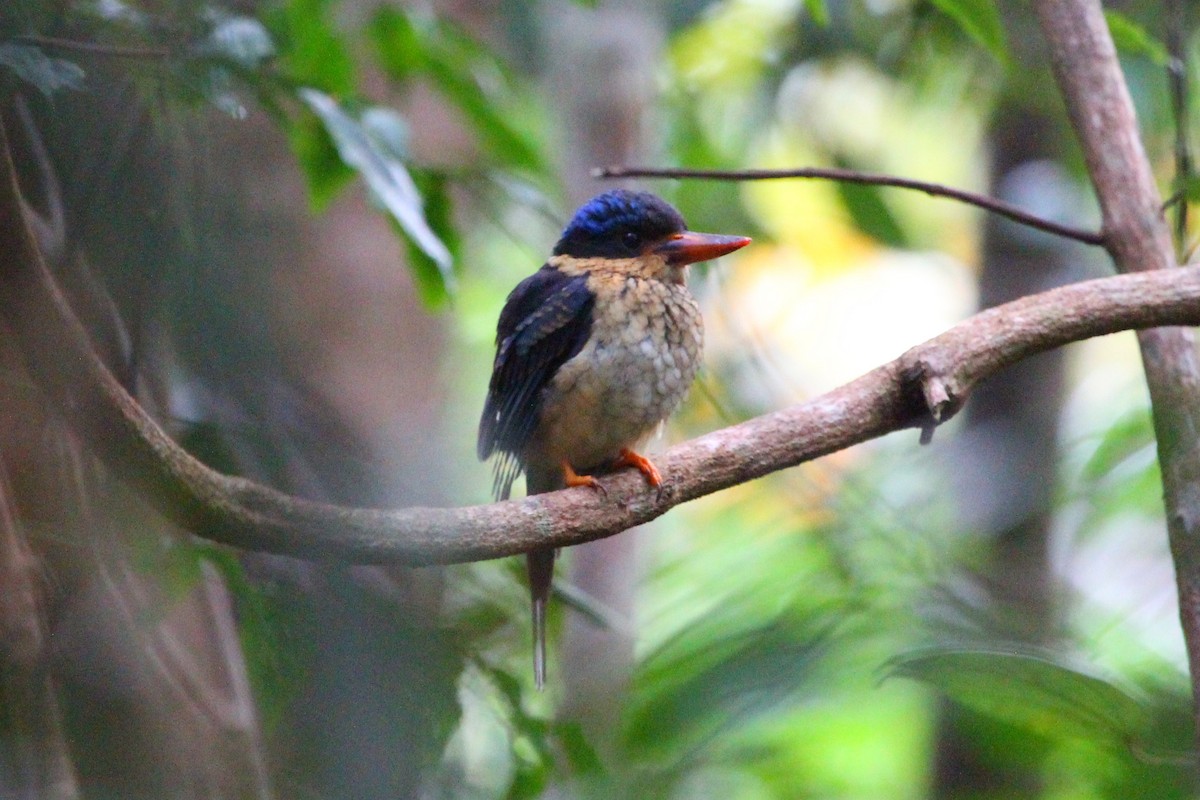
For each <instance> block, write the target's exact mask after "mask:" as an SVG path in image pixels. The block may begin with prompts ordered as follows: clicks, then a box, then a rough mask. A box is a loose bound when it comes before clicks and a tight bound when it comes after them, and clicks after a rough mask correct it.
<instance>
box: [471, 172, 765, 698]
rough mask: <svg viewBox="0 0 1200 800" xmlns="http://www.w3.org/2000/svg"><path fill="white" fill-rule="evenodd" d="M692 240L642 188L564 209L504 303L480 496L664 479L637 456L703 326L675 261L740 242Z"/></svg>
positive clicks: (535, 599) (536, 658)
mask: <svg viewBox="0 0 1200 800" xmlns="http://www.w3.org/2000/svg"><path fill="white" fill-rule="evenodd" d="M749 242H750V240H749V239H748V238H746V237H744V236H721V235H717V234H710V233H695V232H693V231H689V230H688V229H687V224H686V223H685V222H684V220H683V217H682V216H681V215H680V213H679V212H678V211H677V210H675V208H674V207H672V206H671V205H670V204H669V203H667V202H666V201H664V200H662V199H661V198H659V197H657V196H655V195H653V194H649V193H647V192H632V191H627V190H624V189H618V190H615V191H609V192H605V193H604V194H601V195H598V196H596V197H594V198H592V199H591V200H589V201H588V202H587V203H585V204H584V205H583V206H581V207H580V208H579V210H578V211H577V212H576V213H575V216H574V217H573V218H572V219H571V221H570V223H568V225H567V227H566V228H565V229H564V230H563V233H562V237H561V238H560V239H559V240H558V243H557V244H556V245H555V246H554V251H553V254H552V255H551V256H550V258H549V260H547V261H546V263H545V265H543V266H542V268H541V269H539V270H538V271H537V272H535V273H534V274H532V275H530V276H529V277H528V278H526V279H525V280H523V281H521V282H520V283H519V284H517V287H516V288H515V289H513V290H512V292H511V293H510V294H509V295H508V299H507V300H506V301H505V303H504V309H503V310H502V311H501V312H500V321H499V323H498V324H497V326H496V359H495V362H494V364H493V367H492V378H491V382H490V383H489V385H488V393H487V400H486V401H485V402H484V406H483V416H482V418H481V419H480V421H479V439H478V443H477V452H478V455H479V458H480V460H481V461H486V460H487V459H489V458H491V457H492V456H493V455H495V456H497V458H496V461H495V465H494V468H495V472H494V475H495V480H494V484H493V493H494V495H495V496H496V499H498V500H506V499H508V497H509V493H510V492H511V490H512V484H513V481H514V480H516V478H517V476H518V475H520V474H521V473H522V472H524V473H525V486H526V493H527V494H531V495H532V494H540V493H543V492H550V491H554V490H556V489H563V488H566V487H569V486H587V487H591V488H593V489H596V490H599V491H601V492H603V488H602V487H601V486H600V484H599V482H598V481H597V480H596V478H595V474H597V473H603V472H608V471H611V470H614V469H618V468H621V467H633V468H635V469H637V470H638V471H640V472H641V473H642V475H644V476H645V479H646V482H647V483H648V484H649V485H650V486H651V487H653V488H655V489H660V488H661V487H662V485H663V479H662V476H661V475H660V474H659V471H658V469H657V468H656V467H655V466H654V464H653V463H651V461H650V460H649V459H647V458H646V457H645V456H643V455H640V454H639V453H638V452H637V449H638V448H640V447H641V446H642V444H643V443H644V442H645V441H646V440H647V439H649V438H650V436H651V434H653V433H654V432H655V430H656V429H657V428H658V427H659V426H660V425H661V424H662V423H663V422H664V421H665V420H666V419H667V417H669V416H670V415H671V413H672V412H673V411H674V410H675V409H676V408H677V407H678V406H679V404H680V402H682V401H683V398H684V396H685V395H686V394H687V391H688V388H689V387H690V386H691V383H692V380H693V379H694V378H695V377H696V370H697V368H698V367H699V364H700V353H701V348H702V346H703V339H704V326H703V321H702V320H701V317H700V309H699V307H698V306H697V305H696V300H695V298H693V297H692V294H691V292H689V291H688V289H687V285H686V283H685V279H686V277H687V272H688V265H689V264H694V263H696V262H699V261H707V260H709V259H712V258H717V257H719V256H722V255H725V254H726V253H731V252H733V251H734V250H737V249H738V248H740V247H744V246H746V245H747V244H749ZM555 554H556V551H555V549H554V548H541V549H537V550H533V551H531V552H529V553H528V554H527V556H526V567H527V571H528V575H529V588H530V595H531V600H532V615H533V642H534V644H533V674H534V682H535V683H536V685H537V687H538V688H539V689H541V688H542V686H543V685H544V684H545V680H546V603H547V601H548V599H549V596H550V586H551V581H552V577H553V571H554V558H555Z"/></svg>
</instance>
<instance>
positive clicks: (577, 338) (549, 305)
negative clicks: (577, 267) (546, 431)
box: [476, 266, 596, 497]
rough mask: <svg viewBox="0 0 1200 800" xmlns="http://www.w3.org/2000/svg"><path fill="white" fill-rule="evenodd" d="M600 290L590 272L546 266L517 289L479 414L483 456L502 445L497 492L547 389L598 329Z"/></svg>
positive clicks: (499, 333)
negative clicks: (595, 314)
mask: <svg viewBox="0 0 1200 800" xmlns="http://www.w3.org/2000/svg"><path fill="white" fill-rule="evenodd" d="M595 300H596V298H595V295H593V294H592V291H591V290H590V289H588V286H587V276H586V275H567V274H565V273H563V272H560V271H559V270H557V269H554V268H553V267H550V266H545V267H542V268H541V269H540V270H538V271H537V272H535V273H534V274H533V275H530V276H529V277H528V278H526V279H525V280H523V281H521V283H519V284H517V288H515V289H513V290H512V293H511V294H510V295H509V296H508V300H507V302H505V304H504V310H503V311H501V312H500V322H499V324H498V325H497V327H496V361H495V364H494V365H493V367H492V381H491V384H490V385H489V386H488V396H487V401H486V402H485V403H484V405H483V416H482V418H481V419H480V420H479V441H478V443H477V448H476V452H477V453H478V454H479V458H480V459H481V460H483V459H487V458H489V457H490V456H491V455H492V454H493V453H495V452H497V451H499V452H500V453H502V454H503V455H504V458H502V459H501V461H500V462H499V463H498V464H497V465H496V487H495V488H496V494H497V496H501V497H506V496H507V495H508V489H509V487H510V486H511V484H512V481H513V478H515V477H516V475H517V473H518V472H519V471H520V470H521V467H522V465H521V464H520V463H519V461H518V460H517V459H518V458H519V454H520V453H521V451H522V450H523V449H524V448H525V444H526V443H527V442H528V441H529V436H530V435H531V434H532V433H533V429H534V427H535V426H536V425H537V421H538V415H539V413H540V412H541V392H542V389H544V388H545V387H546V384H547V383H549V382H550V379H551V378H553V377H554V373H555V372H557V371H558V368H559V367H561V366H562V365H563V364H564V363H565V362H566V361H567V360H569V359H570V358H571V357H573V356H574V355H575V354H577V353H578V352H579V351H580V350H582V349H583V345H584V343H586V342H587V340H588V336H589V335H591V330H592V306H593V305H594V304H595Z"/></svg>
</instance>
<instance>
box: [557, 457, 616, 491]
mask: <svg viewBox="0 0 1200 800" xmlns="http://www.w3.org/2000/svg"><path fill="white" fill-rule="evenodd" d="M562 471H563V483H565V484H566V485H567V486H568V487H570V486H587V487H588V488H590V489H595V490H596V491H598V492H600V494H602V495H604V496H605V497H608V490H607V489H605V488H604V487H603V486H601V485H600V481H598V480H596V479H595V478H593V477H592V476H591V475H580V474H578V473H577V472H575V470H574V468H572V467H571V462H569V461H564V462H562Z"/></svg>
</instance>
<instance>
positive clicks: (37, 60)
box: [0, 42, 86, 97]
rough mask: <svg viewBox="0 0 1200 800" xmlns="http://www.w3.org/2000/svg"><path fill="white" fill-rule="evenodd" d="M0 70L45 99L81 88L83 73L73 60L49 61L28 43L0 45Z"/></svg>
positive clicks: (48, 58)
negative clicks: (28, 85)
mask: <svg viewBox="0 0 1200 800" xmlns="http://www.w3.org/2000/svg"><path fill="white" fill-rule="evenodd" d="M0 70H8V71H9V72H12V73H13V74H14V75H16V76H17V77H18V78H19V79H21V80H23V81H25V82H26V83H28V84H31V85H32V86H33V87H34V88H36V89H37V90H38V91H39V92H41V93H42V94H44V95H45V96H46V97H50V95H52V94H54V93H55V92H57V91H58V90H59V89H74V90H76V91H78V90H81V89H83V78H84V76H85V74H86V73H84V71H83V70H82V69H80V67H79V65H78V64H76V63H75V62H73V61H67V60H65V59H62V58H51V57H50V56H48V55H46V54H45V53H43V52H42V51H41V50H40V49H39V48H37V47H34V46H32V45H27V44H12V43H11V42H6V43H3V44H0Z"/></svg>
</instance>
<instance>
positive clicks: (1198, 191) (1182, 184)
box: [1172, 175, 1200, 203]
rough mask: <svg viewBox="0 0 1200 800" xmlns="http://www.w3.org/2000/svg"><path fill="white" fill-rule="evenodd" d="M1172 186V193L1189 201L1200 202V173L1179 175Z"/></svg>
mask: <svg viewBox="0 0 1200 800" xmlns="http://www.w3.org/2000/svg"><path fill="white" fill-rule="evenodd" d="M1172 186H1173V188H1174V190H1175V192H1174V193H1175V194H1176V195H1178V196H1180V197H1182V198H1183V199H1184V200H1187V201H1188V202H1189V203H1195V202H1200V175H1179V176H1177V177H1176V178H1175V182H1174V183H1173V184H1172Z"/></svg>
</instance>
